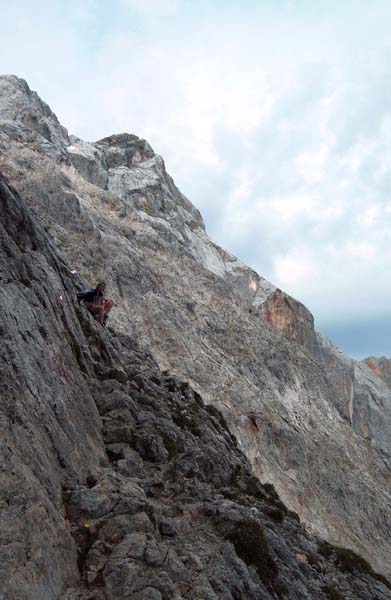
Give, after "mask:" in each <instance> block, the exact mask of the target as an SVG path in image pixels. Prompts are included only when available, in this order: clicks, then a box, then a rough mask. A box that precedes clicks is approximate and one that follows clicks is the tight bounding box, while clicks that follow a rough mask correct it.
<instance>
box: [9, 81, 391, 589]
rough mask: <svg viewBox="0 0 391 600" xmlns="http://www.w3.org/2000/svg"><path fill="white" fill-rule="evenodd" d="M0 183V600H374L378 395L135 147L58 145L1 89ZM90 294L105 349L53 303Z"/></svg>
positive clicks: (301, 309)
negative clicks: (111, 303)
mask: <svg viewBox="0 0 391 600" xmlns="http://www.w3.org/2000/svg"><path fill="white" fill-rule="evenodd" d="M0 172H1V173H2V178H1V200H2V206H1V210H2V213H1V225H2V227H3V231H2V237H1V247H2V255H1V256H2V258H1V260H2V262H1V271H0V273H1V278H2V283H3V285H2V287H1V294H2V301H1V303H0V310H1V311H2V313H3V318H2V325H1V330H0V335H1V339H2V353H3V359H4V365H5V367H4V370H3V373H2V383H1V385H2V403H3V405H2V410H3V413H2V414H3V417H4V428H3V438H2V439H3V440H4V445H3V451H2V452H3V454H2V458H3V464H4V471H3V473H4V478H5V479H4V486H2V487H3V490H4V492H2V503H3V506H4V511H5V513H4V514H5V518H4V519H3V520H2V523H3V525H2V526H1V527H2V528H3V529H2V530H1V532H0V533H1V535H2V536H3V539H4V542H2V548H3V566H2V567H1V568H2V574H3V579H4V581H6V582H7V584H6V585H7V587H6V588H5V589H6V590H7V591H6V595H5V596H4V598H5V599H6V600H9V599H10V598H13V599H16V598H20V599H22V598H23V599H24V598H44V599H45V600H46V599H49V598H53V599H54V598H57V597H59V596H60V591H61V594H65V595H63V596H61V597H62V598H63V599H64V600H65V598H66V599H67V600H76V598H79V599H80V600H81V599H85V600H87V598H90V599H91V600H92V598H99V599H100V598H103V597H105V598H113V599H114V598H135V599H136V598H140V599H141V598H145V599H147V598H151V599H153V598H156V599H159V598H177V599H178V600H179V598H185V597H186V598H194V599H195V598H205V599H208V598H275V597H281V598H290V599H293V598H298V599H299V598H319V599H322V598H338V597H343V598H352V599H353V598H379V599H382V598H390V597H391V596H390V593H389V588H388V587H387V586H386V585H385V583H384V580H382V579H381V578H380V579H379V578H375V577H374V573H373V569H374V570H375V571H377V572H379V573H381V574H383V575H385V576H390V574H391V562H390V556H391V553H390V533H391V531H390V523H391V519H390V498H389V491H390V486H389V483H390V467H391V441H390V439H391V438H390V431H391V390H390V388H389V387H388V385H387V383H386V382H385V381H383V379H384V378H383V379H382V378H381V377H379V376H378V374H377V373H376V372H375V370H374V369H373V368H371V365H369V366H368V364H366V363H364V362H357V361H354V360H352V359H350V358H349V357H347V356H345V355H344V354H343V353H342V352H341V351H339V350H338V349H337V348H336V347H334V346H333V344H331V343H330V342H329V341H327V340H325V339H324V338H322V337H321V336H320V335H319V334H317V332H316V331H315V328H314V320H313V317H312V315H311V313H310V312H309V311H308V309H307V308H306V307H305V306H304V305H303V304H301V303H300V302H298V301H297V300H295V299H294V298H291V297H290V296H289V295H287V294H285V293H284V292H283V291H282V290H279V289H277V288H276V287H275V286H273V285H272V284H271V283H269V282H267V281H266V280H265V279H263V278H262V277H260V276H259V275H258V274H257V273H255V272H254V271H253V270H252V269H250V268H248V267H247V266H246V265H244V264H243V263H242V262H241V261H240V260H238V259H237V258H235V257H234V256H232V255H231V254H229V253H228V252H227V251H226V250H224V249H222V248H220V247H219V246H217V245H216V244H214V243H213V242H212V241H211V240H210V239H209V237H208V235H207V233H206V231H205V227H204V224H203V220H202V217H201V215H200V213H199V211H198V210H197V209H196V208H195V207H194V206H193V205H192V204H191V202H189V200H188V199H187V198H186V197H185V196H184V195H183V194H182V193H181V192H180V191H179V190H178V189H177V187H176V186H175V184H174V182H173V180H172V179H171V177H170V176H169V175H168V173H167V172H166V169H165V165H164V161H163V159H162V158H161V157H160V156H159V155H157V154H155V152H154V151H153V150H152V148H151V147H150V145H149V144H148V143H147V142H146V141H145V140H142V139H139V138H138V137H137V136H135V135H130V134H124V133H123V134H118V135H112V136H110V137H107V138H104V139H102V140H100V141H98V142H95V143H89V142H85V141H82V140H80V139H79V138H77V137H75V136H72V135H71V136H69V135H68V133H67V131H66V129H65V128H64V127H63V126H62V125H61V124H60V123H59V121H58V119H57V118H56V116H55V115H54V114H53V113H52V111H51V110H50V108H49V107H48V106H47V105H46V104H45V103H44V102H42V101H41V100H40V99H39V97H38V96H37V94H36V93H35V92H32V91H31V90H30V89H29V87H28V85H27V84H26V82H24V81H23V80H20V79H18V78H17V77H14V76H5V77H0ZM102 279H104V280H105V281H106V283H107V285H108V288H109V290H110V295H111V296H113V297H114V299H115V302H116V306H115V309H114V310H113V311H112V314H113V317H112V319H111V321H112V328H109V330H101V329H100V328H99V326H98V325H96V324H95V323H94V322H93V321H92V320H91V319H90V317H89V315H88V314H86V313H85V312H84V311H83V310H81V309H80V308H79V307H78V306H77V304H76V302H75V296H76V291H77V289H80V288H81V287H83V286H87V285H90V284H94V283H95V282H97V281H98V280H102ZM261 484H266V485H265V487H263V486H262V485H261ZM5 490H7V491H5ZM274 490H276V491H274ZM276 492H277V493H278V496H279V497H280V498H281V500H282V502H281V500H280V499H279V498H278V496H277V493H276ZM292 511H294V513H296V514H297V515H298V518H299V519H300V520H301V522H302V524H303V525H304V527H305V528H306V529H307V532H305V530H304V529H303V528H302V527H301V526H299V525H298V524H297V522H296V521H295V519H294V515H293V512H292ZM252 515H253V516H254V515H255V516H254V519H253V517H252ZM15 519H16V520H17V523H19V525H20V524H21V523H25V524H26V526H25V529H24V530H21V529H20V527H19V528H18V527H16V522H15ZM295 523H296V524H295ZM284 528H285V529H284ZM296 528H298V529H296ZM282 529H284V532H282ZM308 532H310V533H308ZM310 534H311V535H312V534H315V535H317V536H321V537H322V538H324V539H325V540H326V541H325V542H323V543H320V542H318V541H316V539H315V538H314V537H311V535H310ZM197 535H198V537H197ZM192 536H193V537H192ZM284 536H285V537H284ZM301 536H303V537H301ZM187 538H188V539H189V540H190V542H189V543H188V544H187V545H186V539H187ZM300 539H301V540H306V541H305V543H304V541H303V543H302V545H300V544H299V540H300ZM208 540H209V541H208ZM210 540H213V543H212V542H211V541H210ZM247 542H249V543H250V550H249V547H248V544H247ZM295 544H296V545H295ZM341 547H344V548H347V549H350V550H342V549H341ZM45 548H46V550H45ZM47 548H50V551H49V552H48V551H47ZM202 548H204V550H202ZM284 553H286V556H283V555H284ZM355 553H357V554H359V555H361V556H362V557H363V558H359V557H358V556H357V555H356V554H355ZM51 555H52V556H51ZM294 555H295V556H296V557H295V558H293V556H294ZM298 557H299V558H298ZM365 561H368V563H370V565H371V566H369V564H368V563H367V562H365ZM77 564H78V565H79V571H78V570H77ZM246 569H247V570H246ZM295 569H297V572H296V571H295ZM294 572H295V573H296V575H294V576H293V573H294ZM143 573H144V574H145V573H147V574H148V577H147V576H146V575H143ZM233 573H235V575H233ZM341 573H342V574H341ZM344 573H345V574H344ZM80 574H81V575H80ZM80 577H81V578H82V579H81V581H82V582H83V585H81V584H80V581H79V580H80ZM143 577H144V579H143ZM146 577H147V579H148V578H149V579H148V581H149V583H148V582H146ZM295 577H297V582H296V583H295V584H292V578H293V579H294V578H295ZM333 577H334V580H333ZM354 577H356V578H358V579H354ZM78 581H79V583H78ZM18 586H19V587H20V590H21V591H17V590H18ZM83 586H84V587H83ZM88 586H89V587H90V591H89V590H88ZM235 586H236V587H235ZM290 586H292V587H291V588H290ZM31 590H33V591H31ZM64 590H65V591H64ZM66 590H73V591H68V592H67V591H66ZM91 590H93V591H92V592H91ZM102 590H103V591H102ZM145 590H147V591H145ZM148 590H149V591H148ZM12 594H13V595H12ZM17 594H19V595H17ZM56 594H57V595H56ZM89 594H90V595H89ZM94 594H95V595H94ZM99 594H100V595H99ZM102 594H103V595H102ZM333 594H334V595H333ZM338 594H340V595H339V596H338ZM341 594H342V596H341Z"/></svg>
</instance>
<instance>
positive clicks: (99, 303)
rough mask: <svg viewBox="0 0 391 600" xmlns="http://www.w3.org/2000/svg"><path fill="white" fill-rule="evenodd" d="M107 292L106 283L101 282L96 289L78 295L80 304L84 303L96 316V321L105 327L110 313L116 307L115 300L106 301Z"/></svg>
mask: <svg viewBox="0 0 391 600" xmlns="http://www.w3.org/2000/svg"><path fill="white" fill-rule="evenodd" d="M105 290H106V284H105V282H104V281H101V282H100V283H98V285H97V286H96V288H91V289H88V290H83V291H81V292H78V294H77V300H78V302H79V303H80V302H82V303H83V305H84V306H85V307H86V308H87V310H89V311H90V313H91V314H92V315H94V319H96V320H97V321H99V323H100V324H101V325H103V326H105V324H106V321H107V319H108V315H109V312H110V311H111V309H112V308H113V305H114V300H112V299H111V298H109V299H108V300H105V297H104V293H105Z"/></svg>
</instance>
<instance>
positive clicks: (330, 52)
mask: <svg viewBox="0 0 391 600" xmlns="http://www.w3.org/2000/svg"><path fill="white" fill-rule="evenodd" d="M0 11H1V12H0V14H2V22H3V23H6V27H3V28H2V35H1V38H0V73H2V74H5V73H13V74H15V75H18V76H19V77H23V78H25V79H26V80H27V82H28V83H29V85H30V87H31V88H32V89H34V90H36V91H37V92H38V93H39V95H40V96H41V98H42V99H43V100H45V101H46V102H47V103H48V104H49V105H50V106H51V108H52V110H53V111H54V112H55V113H56V114H57V116H58V118H59V119H60V121H61V122H62V124H63V125H65V127H67V129H68V130H69V132H70V133H73V134H75V135H77V136H79V137H81V138H83V139H87V140H90V141H94V140H97V139H100V138H102V137H104V136H106V135H110V134H112V133H119V132H124V131H127V132H129V133H135V134H136V135H138V136H140V137H144V138H146V139H147V140H148V141H149V142H150V144H151V145H152V147H153V148H154V150H155V151H156V152H158V153H159V154H161V155H162V156H163V158H164V160H165V162H166V166H167V169H168V171H169V173H170V174H171V175H172V176H173V178H174V180H175V182H176V184H177V185H178V187H179V188H180V189H181V191H182V192H183V193H184V194H185V195H186V196H187V197H188V198H189V199H190V200H191V201H192V202H193V204H195V205H196V206H197V207H198V208H199V209H200V210H201V213H202V215H203V217H204V220H205V223H206V228H207V231H208V233H209V235H210V237H211V238H212V239H213V240H214V241H215V242H217V243H218V244H220V245H222V246H223V247H224V248H226V249H227V250H229V251H230V252H231V253H233V254H235V255H236V256H238V257H239V258H240V259H241V260H243V261H244V262H245V263H246V264H248V265H249V266H251V267H253V268H254V269H255V270H256V271H257V272H258V273H259V274H260V275H262V276H263V277H266V278H267V279H269V280H270V281H272V282H273V283H274V284H275V285H277V286H278V287H280V288H281V289H283V290H284V291H286V292H288V293H289V294H291V295H293V296H294V297H295V298H297V299H298V300H300V301H301V302H303V303H304V304H305V305H306V306H307V307H308V308H309V309H310V310H311V312H312V313H313V315H314V317H315V323H316V327H317V329H318V330H319V331H320V332H321V333H323V334H324V335H326V336H327V337H329V338H330V339H331V340H332V341H333V342H335V343H336V344H337V345H338V346H339V347H340V348H342V349H343V350H344V351H345V352H347V353H348V354H350V355H351V356H353V357H355V358H362V357H364V356H369V355H385V356H388V357H390V356H391V349H390V343H389V340H390V338H391V277H390V275H391V273H390V258H391V185H390V184H391V37H390V34H389V31H390V27H391V2H390V1H389V0H371V2H368V0H365V1H361V0H337V1H335V0H112V1H111V2H108V1H107V2H105V1H103V0H67V1H65V0H28V1H25V0H13V2H12V3H10V2H9V0H7V1H5V0H0Z"/></svg>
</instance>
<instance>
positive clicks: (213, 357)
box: [0, 77, 391, 598]
mask: <svg viewBox="0 0 391 600" xmlns="http://www.w3.org/2000/svg"><path fill="white" fill-rule="evenodd" d="M0 82H1V85H0V90H2V92H1V95H0V119H2V120H1V121H0V171H1V172H2V173H3V174H4V175H5V176H6V178H7V179H8V181H10V182H11V183H12V184H13V185H14V186H15V188H16V189H17V190H18V191H19V192H20V194H21V195H22V196H23V199H24V200H25V201H26V202H27V203H28V205H29V207H30V209H31V210H32V211H33V212H34V214H35V216H36V218H38V219H39V221H40V223H41V225H42V227H43V228H44V230H46V233H47V234H48V235H50V236H51V239H52V240H53V242H54V243H55V244H56V247H57V248H58V250H59V251H60V252H62V253H63V254H64V256H65V257H66V260H67V261H68V264H69V269H70V270H72V271H77V276H76V277H77V279H75V282H76V283H77V284H78V285H79V286H80V285H90V284H92V283H94V282H95V281H97V280H101V279H105V280H106V281H107V284H108V288H109V290H110V294H111V295H112V296H113V297H114V299H115V302H116V308H115V310H114V311H113V316H112V319H111V323H112V326H113V328H114V329H115V330H116V331H117V332H118V334H119V335H120V334H121V335H122V334H124V335H129V336H130V337H131V338H133V339H136V340H137V341H138V343H139V344H140V345H141V348H142V351H150V352H151V353H152V355H153V357H154V360H155V361H156V362H157V363H158V365H159V367H160V369H161V370H163V371H165V372H169V373H172V374H176V375H177V376H178V377H179V378H180V379H181V380H183V381H187V382H189V384H190V385H191V386H192V388H193V389H195V390H196V391H197V392H198V393H199V394H201V395H202V397H203V398H204V400H205V401H206V402H208V403H210V404H213V405H214V406H216V407H218V408H219V409H220V410H221V411H222V412H223V413H224V415H225V418H226V420H227V422H228V425H229V428H230V431H231V432H232V433H233V434H234V435H235V436H236V438H237V439H238V442H239V445H240V448H241V449H242V450H243V452H244V453H245V455H246V456H247V458H248V459H249V460H250V462H251V464H252V467H253V469H254V472H255V473H256V474H257V476H258V477H259V478H260V480H261V481H263V482H270V483H273V485H274V486H275V488H276V489H277V491H278V493H279V494H280V496H281V498H282V499H283V501H284V502H285V503H286V504H287V506H288V507H289V508H290V509H292V510H294V511H296V512H297V513H298V514H299V515H300V517H301V519H302V521H303V522H304V524H305V525H306V526H307V528H308V529H309V530H312V531H314V532H316V533H317V534H320V535H321V536H323V537H325V538H327V539H329V540H330V541H332V542H333V543H335V544H338V545H340V546H347V547H350V548H352V549H354V550H355V551H357V552H359V553H360V554H361V555H362V556H364V557H365V558H366V559H368V560H369V561H370V562H371V564H372V566H373V567H374V568H375V569H376V570H378V571H380V572H382V573H384V574H388V575H389V574H390V572H391V562H390V560H391V559H390V556H391V553H390V521H391V519H390V495H389V494H390V411H391V392H390V390H389V389H388V388H387V387H386V385H385V384H383V383H382V382H381V381H380V380H379V378H378V377H375V375H373V377H372V373H371V371H370V369H369V368H368V367H367V366H363V365H361V364H358V363H356V362H355V361H353V360H351V359H349V358H348V357H346V356H345V355H343V354H342V353H341V352H340V351H339V350H338V349H337V348H335V347H334V346H333V345H332V344H331V343H329V342H328V341H327V340H324V339H323V338H321V337H320V336H319V335H317V334H316V333H315V331H314V327H313V319H312V315H311V314H310V312H309V311H308V310H307V309H306V308H305V307H304V306H303V305H302V304H301V303H300V302H298V301H296V300H294V299H292V298H290V297H289V296H287V295H286V294H284V293H283V292H281V291H280V290H276V288H275V287H274V286H273V285H272V284H270V283H269V282H267V281H266V280H264V279H263V278H262V277H259V276H258V275H257V274H256V273H255V272H254V271H253V270H251V269H250V268H248V267H246V266H245V265H244V264H243V263H241V262H240V261H239V260H237V259H236V258H235V257H233V256H232V255H230V254H229V253H228V252H226V251H225V250H223V249H221V248H219V247H218V246H216V245H215V244H214V243H213V242H212V241H211V240H209V238H208V236H207V234H206V232H205V228H204V225H203V221H202V217H201V215H200V214H199V211H198V210H197V209H196V208H195V207H194V206H193V205H192V204H191V203H190V202H189V201H188V200H187V199H186V198H185V197H184V196H183V194H181V193H180V192H179V190H178V189H177V188H176V187H175V184H174V183H173V181H172V179H171V177H170V176H169V175H168V174H167V172H166V170H165V166H164V162H163V160H162V159H161V158H160V157H159V156H158V155H156V154H155V153H154V152H153V151H152V149H151V148H150V146H149V145H148V144H147V142H145V141H144V140H140V139H139V138H137V137H136V136H132V135H127V134H120V135H116V136H111V137H109V138H105V139H104V140H101V141H99V142H96V143H88V142H83V141H81V140H79V139H78V138H76V137H74V136H71V137H70V138H68V135H67V132H66V131H65V129H64V128H63V127H62V126H61V125H60V124H59V123H58V121H57V119H56V118H55V117H54V115H53V114H52V113H51V112H50V113H48V112H47V111H48V110H49V109H48V107H47V106H46V105H45V104H43V103H40V101H39V102H38V100H37V97H36V95H34V94H33V93H31V92H30V91H29V89H28V87H27V86H26V84H25V82H23V81H21V80H18V79H17V78H14V77H6V78H0ZM12 95H14V96H15V97H17V98H20V99H19V100H18V103H19V104H21V105H23V106H25V107H26V108H25V109H24V110H26V111H27V112H26V114H30V113H31V114H33V115H35V118H30V117H29V118H28V119H27V121H26V119H25V120H24V121H23V119H22V118H21V117H20V116H19V114H20V113H19V112H18V111H14V112H12V111H10V108H9V106H10V102H9V97H10V96H12ZM21 97H22V98H21ZM23 114H24V113H23ZM48 115H49V116H50V128H51V131H50V135H49V134H47V135H46V137H45V136H43V132H44V130H45V124H47V122H48V119H49V116H48ZM48 127H49V125H48ZM46 133H47V132H46ZM69 294H70V295H71V294H73V291H72V292H69ZM151 597H152V596H151ZM156 597H158V596H156ZM205 597H207V596H205ZM211 597H212V596H211ZM218 597H219V596H218ZM221 597H223V596H221ZM227 597H228V596H227ZM248 597H251V596H248ZM303 597H305V596H303ZM310 597H314V598H315V597H317V596H310ZM319 597H321V596H319ZM358 597H359V596H358ZM373 597H374V598H375V597H377V596H375V595H373ZM379 597H381V596H379Z"/></svg>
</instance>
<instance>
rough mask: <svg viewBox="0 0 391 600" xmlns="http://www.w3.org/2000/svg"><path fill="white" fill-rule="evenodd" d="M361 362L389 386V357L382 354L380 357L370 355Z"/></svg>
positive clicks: (390, 377)
mask: <svg viewBox="0 0 391 600" xmlns="http://www.w3.org/2000/svg"><path fill="white" fill-rule="evenodd" d="M363 362H365V363H366V364H367V365H368V367H369V368H370V369H371V371H373V372H374V373H375V374H376V375H377V376H378V377H380V379H382V380H383V381H384V383H385V384H386V385H387V386H388V387H389V388H391V360H390V359H389V358H385V357H384V356H381V357H380V358H376V357H375V356H370V357H368V358H366V359H364V361H363Z"/></svg>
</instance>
